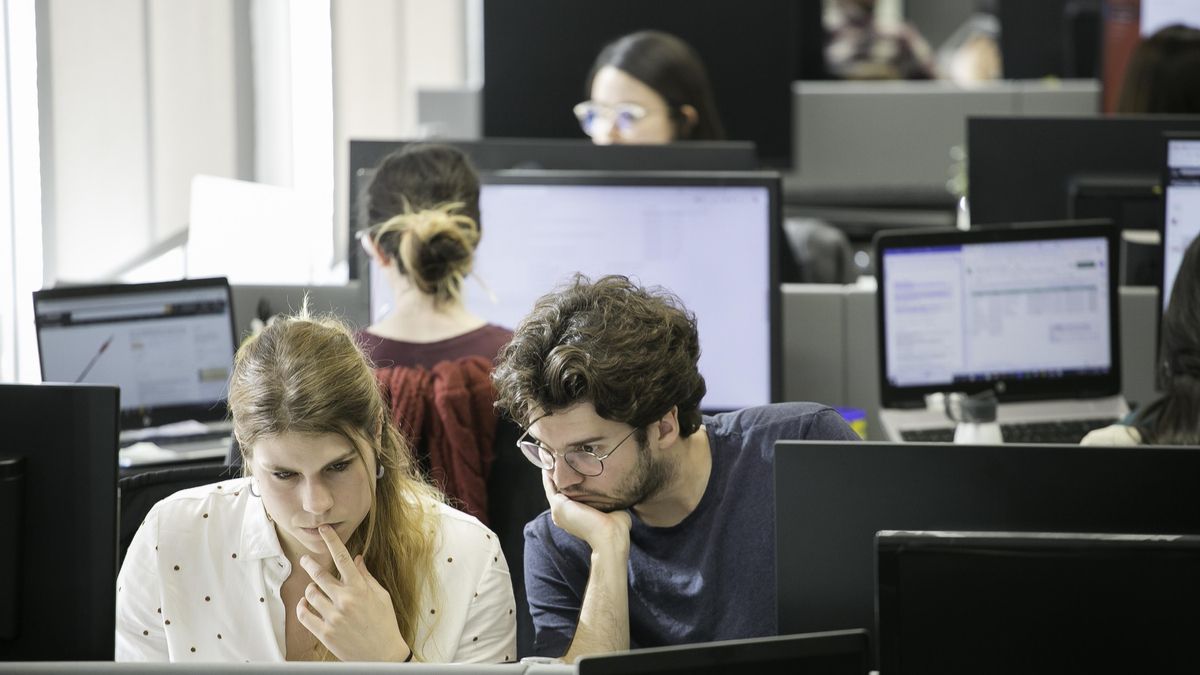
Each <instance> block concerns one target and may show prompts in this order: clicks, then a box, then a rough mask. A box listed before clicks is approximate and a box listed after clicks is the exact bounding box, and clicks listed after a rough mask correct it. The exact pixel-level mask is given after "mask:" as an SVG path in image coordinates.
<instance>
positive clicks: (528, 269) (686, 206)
mask: <svg viewBox="0 0 1200 675" xmlns="http://www.w3.org/2000/svg"><path fill="white" fill-rule="evenodd" d="M480 210H481V213H482V219H483V239H482V241H481V242H480V244H479V248H478V250H477V251H476V254H475V268H474V270H473V272H472V274H471V276H468V277H467V280H466V287H465V300H466V304H467V307H468V309H470V310H471V311H473V312H475V313H476V314H478V315H480V316H482V317H484V318H485V319H487V320H488V321H490V322H492V323H496V324H500V325H502V326H506V327H509V328H512V327H515V326H516V325H517V323H518V322H520V320H521V319H522V318H523V317H524V316H525V315H526V314H527V313H528V312H529V311H530V310H531V309H532V308H533V304H534V302H535V301H536V300H537V299H538V298H539V297H541V296H542V295H544V294H546V293H549V292H551V291H552V290H554V288H555V286H556V285H558V284H561V283H563V282H566V281H569V280H570V278H571V277H572V275H574V274H575V273H577V272H579V273H583V274H586V275H588V276H589V277H591V278H593V279H595V278H597V277H599V276H602V275H606V274H621V275H626V276H629V277H631V278H633V279H634V280H635V281H637V282H638V283H640V284H642V285H646V286H663V287H665V288H666V289H668V290H670V291H672V292H673V293H675V294H676V295H678V296H679V298H680V299H682V301H683V303H684V305H685V306H686V307H687V308H688V310H690V311H691V312H693V313H694V314H695V316H696V320H697V322H698V326H699V332H700V349H701V356H700V372H701V374H703V375H704V378H705V380H706V382H707V384H708V394H707V395H706V396H705V398H704V400H703V401H702V403H701V406H702V407H703V408H704V409H705V410H713V411H715V410H733V409H738V408H743V407H746V406H752V405H761V404H764V403H769V402H772V401H776V400H779V396H780V382H781V376H780V372H779V367H778V366H779V363H780V360H779V348H780V347H779V338H778V329H779V321H778V312H779V276H778V270H777V263H776V253H775V252H776V250H777V247H778V239H779V235H780V231H781V227H780V221H779V218H780V216H779V213H780V212H779V177H778V175H777V174H774V173H731V174H714V173H586V172H512V173H505V174H503V175H499V174H497V175H492V176H485V177H484V185H483V189H482V195H481V203H480ZM370 281H371V308H372V310H371V314H372V320H378V319H379V318H381V317H382V316H384V315H386V314H387V312H388V311H390V305H391V302H392V292H391V289H390V287H389V285H388V283H387V281H386V277H384V275H383V274H382V273H381V271H380V270H378V269H376V270H373V271H372V273H371V280H370Z"/></svg>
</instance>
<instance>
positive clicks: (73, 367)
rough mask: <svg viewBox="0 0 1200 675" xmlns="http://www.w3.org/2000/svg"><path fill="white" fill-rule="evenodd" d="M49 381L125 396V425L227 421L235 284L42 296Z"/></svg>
mask: <svg viewBox="0 0 1200 675" xmlns="http://www.w3.org/2000/svg"><path fill="white" fill-rule="evenodd" d="M34 312H35V315H36V320H37V334H38V351H39V356H40V359H41V365H42V379H43V380H44V381H47V382H87V383H92V384H112V385H117V386H119V387H120V389H121V426H122V428H123V429H137V428H143V427H149V426H157V425H159V424H164V423H167V422H173V421H178V420H184V419H196V420H200V421H211V420H219V419H222V418H224V417H225V410H226V407H225V400H226V396H227V388H228V380H229V374H230V370H231V369H232V367H233V353H234V333H233V315H232V310H231V307H230V292H229V284H228V282H227V281H226V280H225V279H223V278H222V279H195V280H187V281H177V282H176V281H173V282H166V283H155V284H129V285H109V286H78V287H71V288H59V289H52V290H44V291H38V292H36V293H34Z"/></svg>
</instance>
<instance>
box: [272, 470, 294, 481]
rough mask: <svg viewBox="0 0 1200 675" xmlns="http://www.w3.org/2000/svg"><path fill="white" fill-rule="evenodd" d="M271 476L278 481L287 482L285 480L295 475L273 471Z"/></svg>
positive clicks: (289, 472) (288, 472)
mask: <svg viewBox="0 0 1200 675" xmlns="http://www.w3.org/2000/svg"><path fill="white" fill-rule="evenodd" d="M271 475H272V476H275V478H276V479H278V480H287V479H289V478H291V477H292V476H295V475H296V474H295V473H294V472H291V471H275V472H274V473H272V474H271Z"/></svg>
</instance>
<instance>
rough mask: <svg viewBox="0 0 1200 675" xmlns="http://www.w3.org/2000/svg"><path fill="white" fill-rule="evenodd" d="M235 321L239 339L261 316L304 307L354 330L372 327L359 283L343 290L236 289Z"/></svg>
mask: <svg viewBox="0 0 1200 675" xmlns="http://www.w3.org/2000/svg"><path fill="white" fill-rule="evenodd" d="M232 291H233V321H234V328H235V330H236V331H237V339H238V342H239V344H240V342H241V340H242V339H243V338H245V337H246V336H247V335H249V333H250V330H251V329H250V322H251V320H252V319H254V318H256V317H258V316H259V314H260V313H265V314H268V315H275V314H294V313H296V312H298V311H299V310H300V307H301V306H302V305H303V304H304V296H305V295H306V294H307V295H308V307H309V310H310V311H311V312H313V313H320V314H332V315H334V316H337V317H339V318H341V319H342V320H343V321H345V322H346V323H348V324H350V325H351V326H352V327H353V328H363V327H366V326H367V325H369V324H370V323H371V321H370V319H371V311H370V307H369V305H368V301H367V291H366V288H365V287H364V286H363V285H362V284H360V283H359V282H357V281H353V282H350V283H348V284H346V285H344V286H258V285H233V286H232Z"/></svg>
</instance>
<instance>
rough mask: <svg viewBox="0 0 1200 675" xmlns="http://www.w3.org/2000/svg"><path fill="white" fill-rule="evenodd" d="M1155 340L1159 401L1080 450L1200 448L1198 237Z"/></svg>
mask: <svg viewBox="0 0 1200 675" xmlns="http://www.w3.org/2000/svg"><path fill="white" fill-rule="evenodd" d="M1161 337H1162V342H1161V347H1160V348H1159V354H1160V358H1161V361H1160V363H1159V374H1158V376H1159V389H1160V390H1162V392H1163V395H1162V396H1160V397H1159V398H1158V399H1157V400H1155V401H1153V402H1151V403H1150V404H1149V405H1147V406H1144V407H1143V408H1141V409H1140V410H1138V411H1136V412H1134V413H1132V414H1131V415H1130V416H1129V417H1128V418H1127V419H1126V420H1123V421H1122V423H1120V424H1114V425H1112V426H1108V427H1105V428H1103V429H1097V430H1095V431H1093V432H1091V433H1089V434H1088V435H1087V436H1084V438H1083V441H1081V443H1082V444H1083V445H1141V444H1146V445H1200V237H1198V238H1196V239H1193V240H1192V243H1191V244H1189V245H1188V248H1187V251H1186V252H1185V253H1184V255H1183V260H1182V261H1181V262H1180V264H1179V273H1178V274H1177V275H1176V277H1175V283H1174V286H1173V287H1172V289H1171V301H1170V303H1168V305H1167V309H1166V310H1165V311H1164V312H1163V317H1162V336H1161Z"/></svg>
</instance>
